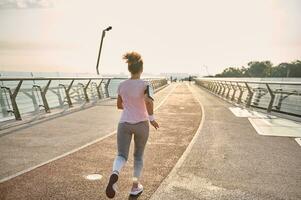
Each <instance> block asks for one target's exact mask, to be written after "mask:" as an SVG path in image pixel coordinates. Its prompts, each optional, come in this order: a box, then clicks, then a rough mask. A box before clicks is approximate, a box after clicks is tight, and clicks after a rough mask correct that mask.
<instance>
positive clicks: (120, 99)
mask: <svg viewBox="0 0 301 200" xmlns="http://www.w3.org/2000/svg"><path fill="white" fill-rule="evenodd" d="M117 108H118V109H120V110H123V105H122V98H121V96H120V95H118V97H117Z"/></svg>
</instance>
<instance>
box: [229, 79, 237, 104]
mask: <svg viewBox="0 0 301 200" xmlns="http://www.w3.org/2000/svg"><path fill="white" fill-rule="evenodd" d="M230 84H231V87H232V88H233V94H232V97H231V101H234V100H235V94H236V88H235V85H233V84H232V82H230Z"/></svg>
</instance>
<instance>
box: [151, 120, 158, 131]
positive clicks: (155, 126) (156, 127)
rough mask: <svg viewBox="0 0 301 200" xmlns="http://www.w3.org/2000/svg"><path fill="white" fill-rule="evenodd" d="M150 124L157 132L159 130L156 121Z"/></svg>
mask: <svg viewBox="0 0 301 200" xmlns="http://www.w3.org/2000/svg"><path fill="white" fill-rule="evenodd" d="M150 123H151V125H152V126H153V127H154V128H155V129H156V130H157V129H158V128H159V124H158V123H157V122H156V120H153V121H150Z"/></svg>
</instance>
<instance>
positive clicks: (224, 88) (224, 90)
mask: <svg viewBox="0 0 301 200" xmlns="http://www.w3.org/2000/svg"><path fill="white" fill-rule="evenodd" d="M224 84H226V82H225V83H222V86H223V93H222V97H224V94H225V92H226V86H225V85H224Z"/></svg>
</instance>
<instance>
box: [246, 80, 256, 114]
mask: <svg viewBox="0 0 301 200" xmlns="http://www.w3.org/2000/svg"><path fill="white" fill-rule="evenodd" d="M245 85H246V87H247V89H248V93H249V98H248V101H247V105H246V107H247V108H248V107H250V105H251V102H252V97H253V94H254V93H253V91H252V90H251V88H250V87H249V85H248V83H246V82H245Z"/></svg>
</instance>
